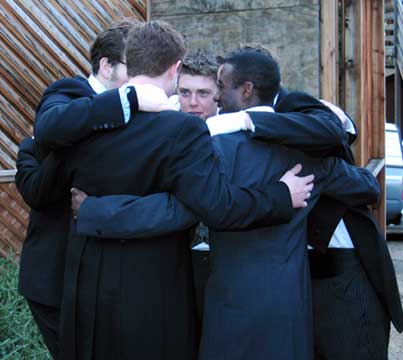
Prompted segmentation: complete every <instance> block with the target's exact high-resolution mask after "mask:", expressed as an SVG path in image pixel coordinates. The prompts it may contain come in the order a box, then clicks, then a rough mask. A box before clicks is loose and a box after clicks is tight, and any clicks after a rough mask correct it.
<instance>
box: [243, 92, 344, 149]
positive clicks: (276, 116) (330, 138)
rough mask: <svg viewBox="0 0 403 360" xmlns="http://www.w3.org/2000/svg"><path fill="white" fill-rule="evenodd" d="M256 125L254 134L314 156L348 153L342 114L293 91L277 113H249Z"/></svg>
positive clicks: (308, 96)
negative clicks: (337, 113)
mask: <svg viewBox="0 0 403 360" xmlns="http://www.w3.org/2000/svg"><path fill="white" fill-rule="evenodd" d="M249 115H250V116H251V118H252V121H253V124H254V125H255V132H254V133H251V136H252V137H255V138H258V139H261V140H265V141H268V142H272V143H278V144H283V145H287V146H291V147H295V148H298V149H300V150H302V151H304V152H306V153H309V154H310V155H314V156H320V157H323V156H325V155H326V156H344V152H345V151H346V147H348V139H347V135H346V133H345V131H344V129H343V127H342V124H341V122H340V120H339V119H338V117H337V116H336V115H335V114H334V113H333V112H332V111H331V110H330V109H329V108H328V107H327V106H325V105H323V104H322V103H321V102H320V101H319V100H317V99H315V98H313V97H312V96H310V95H308V94H305V93H301V92H292V93H289V94H288V95H287V96H286V97H285V98H284V99H283V100H282V101H281V102H280V103H279V104H278V106H276V112H275V113H270V112H249Z"/></svg>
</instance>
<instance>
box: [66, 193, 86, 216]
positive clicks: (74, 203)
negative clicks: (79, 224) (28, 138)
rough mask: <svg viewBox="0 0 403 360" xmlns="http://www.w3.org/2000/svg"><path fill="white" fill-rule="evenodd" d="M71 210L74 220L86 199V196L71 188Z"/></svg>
mask: <svg viewBox="0 0 403 360" xmlns="http://www.w3.org/2000/svg"><path fill="white" fill-rule="evenodd" d="M70 192H71V209H72V210H73V215H74V220H76V219H77V213H78V210H79V209H80V206H81V204H82V203H83V201H84V200H85V199H86V198H87V197H88V195H87V194H86V193H85V192H84V191H81V190H78V189H77V188H71V190H70Z"/></svg>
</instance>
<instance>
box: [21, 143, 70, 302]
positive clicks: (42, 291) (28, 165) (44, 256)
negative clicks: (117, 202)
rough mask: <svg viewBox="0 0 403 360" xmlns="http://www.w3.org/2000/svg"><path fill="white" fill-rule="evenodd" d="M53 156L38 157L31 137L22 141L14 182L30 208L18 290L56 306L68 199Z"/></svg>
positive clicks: (55, 158)
mask: <svg viewBox="0 0 403 360" xmlns="http://www.w3.org/2000/svg"><path fill="white" fill-rule="evenodd" d="M61 167H62V162H61V160H60V159H59V158H58V157H57V155H56V154H53V153H49V154H47V155H46V156H45V155H43V154H41V152H40V149H38V148H37V147H36V146H35V143H34V141H33V140H32V139H31V138H26V139H24V140H23V141H22V143H21V145H20V149H19V152H18V157H17V174H16V178H15V182H16V185H17V188H18V190H19V191H20V193H21V195H22V197H23V199H24V200H25V202H26V203H27V204H28V205H29V206H31V212H30V218H29V225H28V230H27V235H26V238H25V241H24V243H23V246H22V253H21V259H20V273H19V291H20V292H21V294H22V295H24V296H25V297H27V298H29V299H30V300H33V301H36V302H39V303H41V304H45V305H49V306H54V307H58V306H59V305H60V301H61V294H62V279H63V273H64V259H65V249H66V243H67V234H68V231H69V225H70V223H69V216H70V206H69V203H70V197H69V192H68V189H67V187H66V184H65V183H63V181H62V180H63V178H61V177H60V176H59V174H60V171H61Z"/></svg>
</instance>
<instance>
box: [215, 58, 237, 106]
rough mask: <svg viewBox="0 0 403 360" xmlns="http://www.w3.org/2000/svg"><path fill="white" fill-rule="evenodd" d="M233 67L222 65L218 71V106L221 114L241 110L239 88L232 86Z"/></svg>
mask: <svg viewBox="0 0 403 360" xmlns="http://www.w3.org/2000/svg"><path fill="white" fill-rule="evenodd" d="M232 72H233V66H232V65H231V64H223V65H221V66H220V68H219V69H218V78H217V84H218V96H217V98H218V106H220V107H221V111H220V112H221V113H228V112H236V111H239V110H241V109H242V100H241V87H240V86H237V87H234V86H233V82H232V78H233V76H232Z"/></svg>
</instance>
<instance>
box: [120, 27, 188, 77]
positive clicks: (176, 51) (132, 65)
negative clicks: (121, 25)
mask: <svg viewBox="0 0 403 360" xmlns="http://www.w3.org/2000/svg"><path fill="white" fill-rule="evenodd" d="M185 53H186V45H185V39H184V38H183V36H182V35H181V34H180V33H179V32H178V31H177V30H176V29H175V28H174V27H173V26H172V25H170V24H168V23H166V22H164V21H158V20H155V21H149V22H146V23H143V24H141V25H140V26H136V27H134V28H133V29H132V30H131V31H130V32H129V35H128V39H127V47H126V64H127V74H128V75H129V77H134V76H137V75H146V76H149V77H157V76H159V75H162V74H163V73H164V72H165V71H166V70H168V68H169V67H170V66H171V65H173V64H175V63H176V62H177V61H178V60H182V59H183V57H184V55H185Z"/></svg>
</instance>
